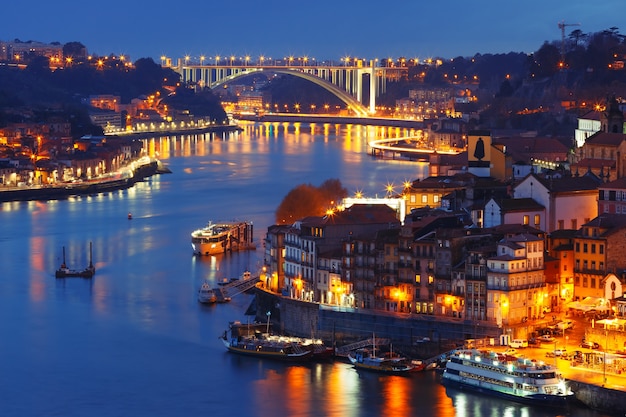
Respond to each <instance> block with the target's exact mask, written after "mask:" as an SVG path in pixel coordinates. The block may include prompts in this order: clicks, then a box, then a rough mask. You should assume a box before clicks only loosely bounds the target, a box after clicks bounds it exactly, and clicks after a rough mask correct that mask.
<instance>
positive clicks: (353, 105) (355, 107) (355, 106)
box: [207, 67, 369, 117]
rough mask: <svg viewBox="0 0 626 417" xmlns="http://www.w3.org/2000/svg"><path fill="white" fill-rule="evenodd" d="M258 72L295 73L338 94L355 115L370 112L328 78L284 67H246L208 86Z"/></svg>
mask: <svg viewBox="0 0 626 417" xmlns="http://www.w3.org/2000/svg"><path fill="white" fill-rule="evenodd" d="M258 72H273V73H279V74H287V75H293V76H296V77H300V78H303V79H305V80H307V81H310V82H312V83H313V84H315V85H317V86H319V87H322V88H323V89H325V90H326V91H328V92H330V93H331V94H333V95H334V96H336V97H337V98H338V99H339V100H341V101H342V102H343V103H344V104H345V105H346V106H347V107H348V109H349V110H351V111H353V112H354V114H355V115H357V116H359V117H365V116H367V115H368V114H369V111H368V109H367V107H365V106H364V105H363V104H361V103H360V102H359V101H358V100H356V99H355V98H354V97H352V96H351V95H350V94H348V93H347V92H346V91H344V90H342V89H341V88H339V87H337V86H335V85H334V84H332V83H330V82H328V81H326V80H323V79H322V78H319V77H317V76H315V75H312V74H308V73H305V72H302V71H299V70H291V69H282V68H259V67H255V68H252V67H250V68H245V69H244V70H242V71H238V72H235V73H232V74H230V75H228V76H227V77H224V78H222V79H220V80H218V81H216V82H215V83H211V85H208V86H207V87H208V88H210V89H211V90H213V89H215V88H217V87H219V86H221V85H223V84H226V83H228V82H231V81H232V80H234V79H236V78H240V77H244V76H247V75H250V74H254V73H258Z"/></svg>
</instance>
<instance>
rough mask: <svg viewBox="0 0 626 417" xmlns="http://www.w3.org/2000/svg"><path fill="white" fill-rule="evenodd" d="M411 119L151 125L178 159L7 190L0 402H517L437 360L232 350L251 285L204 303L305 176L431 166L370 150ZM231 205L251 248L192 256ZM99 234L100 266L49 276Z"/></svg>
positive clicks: (336, 406)
mask: <svg viewBox="0 0 626 417" xmlns="http://www.w3.org/2000/svg"><path fill="white" fill-rule="evenodd" d="M413 133H415V132H407V131H405V130H404V129H389V128H375V127H361V126H340V125H334V124H333V125H319V124H316V125H315V126H307V125H304V124H302V125H300V126H299V127H294V126H292V125H285V124H262V125H261V124H246V125H244V130H243V131H242V132H238V133H234V134H228V135H199V136H192V135H187V136H181V137H174V138H163V137H161V138H153V139H149V140H146V143H147V145H148V149H149V152H150V153H151V154H152V155H155V156H158V157H159V158H160V159H161V160H162V161H163V162H164V163H165V165H167V166H168V167H169V168H170V169H171V170H172V174H165V175H160V176H155V177H152V178H150V179H148V180H147V181H145V182H142V183H138V184H136V185H135V186H134V187H133V188H131V189H128V190H121V191H116V192H112V193H106V194H99V195H92V196H79V197H72V198H69V199H67V200H60V201H49V202H10V203H3V204H0V219H1V220H2V228H1V229H0V265H2V271H3V273H2V275H1V276H0V316H1V317H2V319H1V320H0V374H2V375H3V377H2V378H0V392H1V393H2V398H3V399H2V401H1V402H0V414H2V415H3V416H35V415H37V416H39V415H41V416H44V415H63V416H84V415H90V416H120V415H132V416H150V417H156V416H174V415H184V416H197V415H204V414H207V413H211V414H213V415H218V416H221V415H250V416H272V417H273V416H288V415H289V416H337V417H344V416H345V417H357V416H358V417H361V416H376V417H378V416H383V415H384V416H389V417H392V416H402V417H405V416H408V415H419V416H425V417H428V416H444V417H447V416H453V415H464V416H472V415H476V416H478V415H490V414H491V415H504V413H508V412H509V411H507V410H509V408H507V407H510V403H507V402H504V403H503V402H497V401H496V402H493V401H491V400H489V401H487V400H483V399H482V398H480V397H470V396H469V395H468V394H462V395H464V396H465V395H467V397H452V399H451V398H450V397H448V396H446V392H445V390H444V388H443V387H442V386H441V385H440V384H439V382H438V380H437V376H436V375H435V374H434V373H428V374H427V373H423V374H419V375H414V376H411V377H402V378H399V377H391V378H389V377H385V376H380V375H372V374H362V373H359V372H356V371H355V370H354V369H353V368H352V367H351V366H350V365H348V364H345V363H341V362H337V363H325V364H307V365H302V366H289V365H286V364H282V363H272V362H267V361H263V360H258V359H255V358H243V357H237V356H236V355H230V354H227V353H226V352H225V349H224V346H223V345H222V344H221V343H220V342H219V341H218V339H217V337H218V336H219V335H220V334H222V333H223V331H224V330H225V329H226V327H227V324H228V322H229V321H233V320H242V321H244V320H246V319H247V318H246V317H245V316H244V312H245V311H246V309H247V308H248V306H249V305H250V303H251V301H252V299H251V298H250V296H248V295H246V294H242V295H238V296H236V297H234V298H233V300H232V301H231V302H230V303H228V304H221V305H213V306H203V305H199V304H198V303H197V300H196V295H197V290H198V288H199V286H200V284H201V282H202V281H204V280H207V281H209V282H211V283H213V284H217V282H219V281H220V280H222V279H223V278H228V277H236V276H239V275H240V274H241V273H242V272H243V271H244V270H247V269H255V268H256V267H257V266H259V265H260V261H261V259H262V258H263V254H264V253H263V245H262V240H263V236H264V234H265V231H266V229H267V227H268V226H269V225H271V224H273V223H274V210H275V209H276V207H277V206H278V204H279V203H280V201H281V199H282V198H283V197H284V196H285V195H286V194H287V193H288V192H289V190H291V189H292V188H293V187H295V186H296V185H299V184H302V183H310V184H314V185H319V184H321V183H322V182H323V181H325V180H326V179H329V178H338V179H340V180H341V182H342V183H343V185H344V187H346V188H347V189H348V190H349V192H351V193H353V192H355V191H357V190H362V191H363V192H364V193H365V195H366V196H370V197H371V196H374V195H379V196H383V195H385V185H386V184H387V183H389V182H391V183H395V184H398V185H399V184H401V183H402V182H403V181H404V180H407V179H411V180H412V179H417V178H423V177H424V176H425V175H426V173H427V165H426V164H419V163H414V162H407V161H402V160H395V161H390V160H385V161H381V160H377V159H373V158H372V157H371V156H370V155H368V154H367V141H368V140H370V139H373V138H380V137H389V136H390V135H399V136H402V135H407V134H413ZM128 212H131V213H132V214H133V219H132V220H128V219H127V213H128ZM233 218H239V219H249V220H252V221H253V223H254V227H255V231H254V235H255V240H256V243H257V249H256V250H255V251H249V252H243V253H237V254H232V255H228V254H227V255H224V256H217V257H205V258H197V257H194V256H192V253H191V246H190V241H189V233H190V232H191V231H192V230H194V229H196V228H198V227H201V226H203V225H205V224H206V222H207V221H208V220H228V219H233ZM89 242H92V243H93V260H94V262H95V265H96V269H97V272H96V276H95V277H94V278H93V279H88V280H85V279H60V280H59V279H55V278H54V271H55V269H56V268H58V266H59V265H60V262H61V257H62V248H63V247H65V248H66V257H67V262H68V264H69V265H70V266H71V267H76V268H82V267H84V266H86V265H87V263H88V260H89V259H88V258H89ZM452 404H454V406H452ZM494 410H495V411H494ZM478 412H482V413H483V414H478ZM498 413H500V414H498ZM512 415H519V416H520V417H521V416H523V414H512ZM532 415H533V417H534V416H535V415H538V416H547V414H541V412H539V414H536V412H535V410H533V414H532Z"/></svg>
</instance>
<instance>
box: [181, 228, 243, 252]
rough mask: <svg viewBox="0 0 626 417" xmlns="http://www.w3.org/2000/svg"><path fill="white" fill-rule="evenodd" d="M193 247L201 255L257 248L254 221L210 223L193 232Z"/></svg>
mask: <svg viewBox="0 0 626 417" xmlns="http://www.w3.org/2000/svg"><path fill="white" fill-rule="evenodd" d="M191 247H192V248H193V253H194V254H195V255H200V256H210V255H219V254H223V253H226V252H236V251H241V250H248V249H255V245H254V243H253V240H252V223H250V222H230V223H209V224H208V225H207V226H206V227H204V228H202V229H198V230H194V231H193V232H192V233H191Z"/></svg>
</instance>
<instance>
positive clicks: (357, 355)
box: [348, 348, 416, 374]
mask: <svg viewBox="0 0 626 417" xmlns="http://www.w3.org/2000/svg"><path fill="white" fill-rule="evenodd" d="M374 352H375V351H370V350H369V349H365V348H363V349H357V350H356V351H355V352H352V353H350V354H349V355H348V359H349V360H350V362H351V363H352V364H353V365H354V367H355V368H356V369H362V370H366V371H373V372H379V373H384V374H407V373H409V372H414V371H416V366H415V365H414V364H413V363H412V362H411V361H409V360H407V359H406V358H404V357H400V356H393V355H387V356H377V355H376V354H375V353H374Z"/></svg>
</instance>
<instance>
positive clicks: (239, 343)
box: [220, 331, 313, 362]
mask: <svg viewBox="0 0 626 417" xmlns="http://www.w3.org/2000/svg"><path fill="white" fill-rule="evenodd" d="M220 339H221V340H222V342H223V343H224V346H226V349H228V351H229V352H232V353H237V354H240V355H247V356H256V357H259V358H269V359H275V360H280V361H286V362H308V361H310V360H312V359H313V350H312V349H306V348H305V347H304V346H302V345H301V344H299V343H297V342H293V341H290V340H288V339H280V338H271V337H265V336H264V337H255V336H242V335H239V336H233V335H232V334H231V337H230V338H229V337H228V332H227V331H225V332H224V334H223V335H222V336H220Z"/></svg>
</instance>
